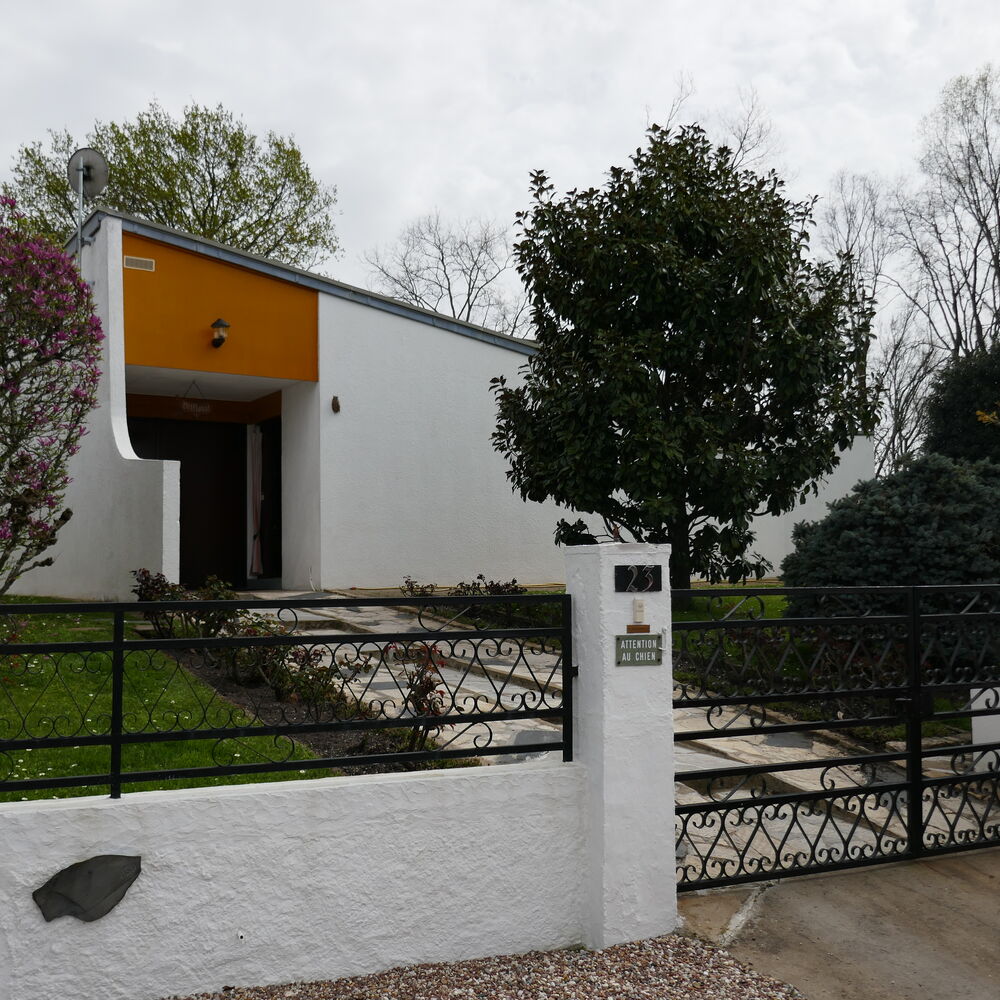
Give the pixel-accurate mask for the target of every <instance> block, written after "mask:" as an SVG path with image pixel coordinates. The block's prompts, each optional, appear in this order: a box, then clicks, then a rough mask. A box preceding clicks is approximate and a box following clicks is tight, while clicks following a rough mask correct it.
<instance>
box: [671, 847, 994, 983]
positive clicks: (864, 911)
mask: <svg viewBox="0 0 1000 1000" xmlns="http://www.w3.org/2000/svg"><path fill="white" fill-rule="evenodd" d="M681 912H682V914H683V916H684V918H685V928H684V929H685V930H686V931H688V932H690V933H694V934H697V935H698V936H700V937H703V938H706V939H707V940H709V941H713V942H715V943H720V944H722V945H723V946H724V947H726V948H727V950H728V951H730V952H731V953H732V954H733V955H734V956H735V957H736V958H738V959H740V960H741V961H743V962H746V963H747V964H749V965H751V966H753V968H754V969H755V970H756V971H758V972H762V973H764V974H765V975H768V976H773V977H774V978H775V979H779V980H782V981H783V982H786V983H791V984H792V985H793V986H796V987H797V988H798V989H799V990H800V991H801V992H802V993H803V994H804V995H805V996H806V997H807V998H808V1000H1000V849H990V850H982V851H978V850H977V851H968V852H965V853H962V854H952V855H948V856H944V857H940V858H935V859H933V860H923V861H913V862H904V863H902V864H897V865H880V866H875V867H872V868H867V869H857V870H854V871H850V872H846V873H832V874H829V875H820V876H813V877H810V878H792V879H786V880H784V881H781V882H778V883H773V884H769V885H766V886H763V887H761V886H757V887H753V888H748V887H744V888H742V889H739V890H727V891H716V892H707V893H704V894H700V895H695V894H691V893H686V894H682V895H681Z"/></svg>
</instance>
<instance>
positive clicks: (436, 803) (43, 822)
mask: <svg viewBox="0 0 1000 1000" xmlns="http://www.w3.org/2000/svg"><path fill="white" fill-rule="evenodd" d="M668 553H669V549H668V548H667V547H666V546H643V545H601V546H579V547H576V548H572V549H569V550H567V553H566V560H567V578H568V579H569V580H570V581H571V583H572V588H573V589H572V591H571V592H572V593H573V595H574V604H573V615H574V625H573V648H574V662H575V663H577V664H578V666H579V670H580V674H579V677H578V679H577V682H576V684H575V691H574V699H573V708H574V711H573V722H574V729H575V734H576V735H575V737H574V747H575V753H576V761H577V762H575V763H564V762H562V761H553V762H551V763H550V762H543V761H535V762H530V763H523V764H507V765H503V764H499V763H498V764H494V765H493V766H490V767H478V768H464V769H449V770H441V771H430V772H420V773H405V774H388V775H370V776H363V777H350V778H319V779H313V780H302V781H288V782H276V783H269V784H255V785H236V786H228V787H221V788H201V789H192V790H187V791H162V792H133V793H126V794H125V795H124V797H123V798H121V799H118V800H111V799H105V798H76V799H73V798H71V799H59V800H54V801H53V800H49V801H42V802H24V803H20V802H13V803H5V804H0V901H2V906H0V1000H53V998H62V997H72V998H73V1000H155V998H160V997H165V996H168V995H171V994H188V993H194V992H203V991H216V990H220V989H221V988H222V987H223V986H226V985H234V986H239V985H244V986H246V985H265V984H273V983H281V982H289V981H295V980H309V979H332V978H337V977H340V976H350V975H356V974H362V973H369V972H376V971H380V970H383V969H387V968H391V967H393V966H396V965H409V964H413V963H419V962H429V961H449V960H455V959H462V958H472V957H482V956H486V955H495V954H505V953H516V952H523V951H530V950H535V949H555V948H563V947H570V946H574V945H584V946H587V947H604V946H607V945H611V944H616V943H619V942H622V941H628V940H634V939H638V938H643V937H651V936H655V935H658V934H665V933H668V932H669V931H671V930H673V929H674V927H675V925H676V923H677V897H676V889H675V882H674V879H675V871H674V866H675V860H674V789H673V769H672V763H671V757H672V745H673V744H672V713H671V687H672V685H671V667H670V642H669V638H668V637H669V629H670V593H669V589H665V590H664V591H662V592H660V593H656V594H648V595H644V598H643V599H644V601H645V617H646V621H647V622H648V624H649V627H650V631H651V633H652V634H653V635H655V634H657V633H663V630H666V632H665V635H666V637H667V639H666V641H665V642H664V651H663V662H662V664H657V665H652V664H643V665H641V666H628V667H616V666H615V665H614V664H615V655H614V650H615V636H616V635H620V634H622V633H624V632H625V631H626V628H627V626H628V624H629V622H631V621H632V619H633V617H634V616H635V613H636V608H635V607H634V605H633V596H634V595H632V594H627V593H615V591H614V570H615V565H616V564H617V563H626V564H631V563H642V564H646V563H652V562H659V563H660V564H661V566H662V572H663V579H664V581H666V580H668V579H669V573H668V568H667V557H668ZM549 756H551V757H557V756H558V755H557V754H555V753H552V754H550V755H549ZM494 759H496V758H494ZM100 854H124V855H140V856H141V858H142V872H141V874H140V875H139V877H138V879H137V880H136V881H135V883H134V884H133V885H132V886H131V888H130V889H129V890H128V892H127V894H126V895H125V897H124V899H123V900H122V901H121V902H120V903H119V904H118V905H117V907H115V908H114V909H113V910H111V911H110V912H109V913H108V914H107V915H105V916H104V917H102V918H101V919H99V920H96V921H94V922H92V923H83V922H81V921H79V920H77V919H76V918H74V917H71V916H64V917H60V918H57V919H55V920H53V921H52V922H51V923H46V922H45V920H44V918H43V917H42V914H41V912H40V910H39V909H38V907H37V906H36V905H35V903H34V901H33V899H32V895H31V894H32V892H33V891H34V890H35V889H37V888H39V887H40V886H42V885H43V884H44V883H45V882H47V881H48V879H49V878H51V877H52V876H53V875H54V874H56V873H57V872H59V871H61V870H62V869H64V868H66V867H68V866H69V865H72V864H74V863H76V862H79V861H85V860H87V859H88V858H91V857H93V856H95V855H100Z"/></svg>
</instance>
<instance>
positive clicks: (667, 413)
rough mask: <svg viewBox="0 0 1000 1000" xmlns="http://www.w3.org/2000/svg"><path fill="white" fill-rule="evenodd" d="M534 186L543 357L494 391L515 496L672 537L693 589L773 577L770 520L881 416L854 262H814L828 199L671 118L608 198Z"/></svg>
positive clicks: (523, 244)
mask: <svg viewBox="0 0 1000 1000" xmlns="http://www.w3.org/2000/svg"><path fill="white" fill-rule="evenodd" d="M532 192H533V199H534V204H533V205H532V207H531V208H530V209H529V210H527V211H525V212H522V213H520V215H519V225H520V227H521V238H520V240H519V241H518V242H517V243H516V245H515V254H516V258H517V266H518V270H519V271H520V273H521V275H522V278H523V280H524V281H525V283H526V285H527V288H528V292H529V295H530V297H531V305H532V322H533V324H534V327H535V330H536V337H537V343H538V353H537V354H536V355H535V356H534V357H532V358H531V359H530V361H529V362H528V363H527V365H526V371H525V379H524V382H523V384H522V385H520V386H517V387H513V386H508V385H507V384H506V383H505V381H504V380H503V379H497V380H495V383H494V390H495V392H496V396H497V401H498V406H499V420H498V425H497V430H496V432H495V434H494V445H495V447H496V448H497V450H499V451H500V452H502V453H503V454H504V455H505V456H506V457H507V458H508V460H509V461H510V464H511V468H510V471H509V477H510V479H511V481H512V482H513V484H514V486H515V487H516V488H517V489H518V490H519V491H520V493H521V495H522V496H523V497H525V498H526V499H530V500H536V501H542V500H545V499H548V498H551V499H553V500H555V501H557V502H559V503H561V504H564V505H566V506H567V507H571V508H574V509H575V510H577V511H581V512H588V513H592V514H596V515H599V516H600V517H602V518H603V519H604V521H605V523H606V525H607V526H608V529H609V533H611V534H612V535H613V536H615V537H624V536H623V535H622V534H621V532H622V530H623V529H625V530H627V531H628V532H629V533H630V534H631V535H632V537H634V538H636V539H639V540H647V541H653V542H664V541H669V542H670V543H671V545H672V546H673V556H672V564H671V576H672V584H673V586H675V587H684V586H687V585H689V582H690V577H691V574H692V572H697V573H702V574H705V575H706V576H708V577H709V578H710V579H712V580H719V579H723V578H729V579H740V578H742V577H745V576H747V575H752V574H755V573H756V574H759V573H762V572H763V571H764V570H765V569H766V568H767V566H766V564H765V563H764V561H763V560H761V559H759V558H757V557H755V556H753V555H748V549H749V547H750V546H751V545H752V542H753V537H754V536H753V531H752V528H751V519H752V517H753V516H754V515H755V514H756V513H760V512H765V511H766V512H770V513H780V512H782V511H787V510H789V509H791V508H792V507H793V506H794V505H795V503H796V502H797V501H798V500H799V499H800V498H802V497H804V496H805V495H806V494H807V493H808V492H809V491H810V490H811V489H814V481H815V479H816V477H818V476H822V475H824V474H826V473H829V472H830V471H831V470H832V469H833V468H834V467H835V466H836V464H837V462H838V449H842V448H845V447H847V446H849V445H850V444H851V442H852V440H853V438H854V436H855V435H857V434H862V433H866V432H869V431H870V430H871V428H872V425H873V419H874V405H873V401H872V397H871V394H870V393H869V390H868V387H867V385H866V380H865V358H866V354H867V349H868V342H869V336H870V333H869V329H870V321H871V307H870V303H869V302H867V301H866V300H865V299H864V298H863V294H862V292H861V290H860V285H859V283H858V282H856V281H855V280H853V275H852V272H851V264H850V260H849V259H848V258H846V257H843V258H840V259H838V260H835V261H832V262H830V261H828V262H817V261H813V260H811V259H810V258H809V256H808V248H809V227H810V224H811V213H812V207H813V204H812V202H803V203H797V202H793V201H789V200H788V199H787V198H786V197H785V196H784V193H783V184H782V182H781V180H780V179H779V178H778V177H777V176H776V175H775V174H774V173H773V172H772V173H768V174H765V175H760V174H757V173H754V172H753V171H750V170H746V169H741V168H740V167H739V166H737V165H736V164H735V163H734V159H733V154H732V152H731V151H730V150H729V149H728V148H726V147H713V146H712V144H711V143H710V142H709V140H708V139H707V137H706V136H705V134H704V133H703V132H702V130H701V129H699V128H697V127H689V128H682V129H680V130H677V131H671V130H667V129H661V128H659V127H657V126H653V127H652V128H650V130H649V132H648V141H647V144H646V146H645V148H640V149H638V150H637V151H636V153H635V154H634V156H633V157H632V159H631V166H629V167H613V168H611V170H610V171H609V173H608V179H607V182H606V184H605V185H604V186H603V187H602V188H600V189H598V188H590V189H588V190H585V191H571V192H569V193H568V194H567V195H565V196H564V197H562V198H556V197H555V196H554V189H553V186H552V184H551V183H550V182H549V178H548V177H547V176H546V175H545V174H544V173H543V172H541V171H538V172H536V173H534V174H533V175H532ZM557 537H558V538H559V539H561V540H562V541H566V542H572V541H574V540H580V539H581V538H583V537H586V536H585V535H584V534H581V532H580V531H579V529H578V527H577V526H576V525H570V524H569V523H567V522H565V521H563V522H560V525H559V527H558V529H557Z"/></svg>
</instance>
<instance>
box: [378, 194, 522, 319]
mask: <svg viewBox="0 0 1000 1000" xmlns="http://www.w3.org/2000/svg"><path fill="white" fill-rule="evenodd" d="M364 259H365V261H366V262H367V263H368V265H369V267H370V269H371V271H370V279H369V284H370V287H372V288H373V289H374V290H376V291H379V292H382V293H383V294H385V295H391V296H392V297H393V298H397V299H401V300H402V301H404V302H409V303H411V304H413V305H416V306H420V307H421V308H423V309H430V310H432V311H434V312H439V313H443V314H445V315H447V316H454V317H455V318H456V319H461V320H464V321H465V322H468V323H476V324H478V325H479V326H485V327H489V328H491V329H494V330H497V331H498V332H500V333H505V334H509V335H510V336H514V337H525V336H530V332H531V331H530V325H529V315H528V308H527V297H526V296H525V294H524V291H523V290H522V289H520V287H519V286H516V285H515V283H514V282H513V281H510V280H508V279H509V278H510V277H512V275H513V255H512V251H511V242H510V235H509V233H508V231H507V230H506V229H504V228H503V227H502V226H500V225H498V224H497V223H495V222H493V221H491V220H489V219H469V220H466V221H464V222H459V223H448V222H445V221H443V220H442V218H441V215H440V212H438V211H436V210H435V211H434V212H432V213H430V214H429V215H425V216H422V217H421V218H419V219H416V220H415V221H414V222H411V223H410V224H409V225H408V226H406V227H405V228H404V229H403V231H402V232H401V233H400V235H399V239H398V240H397V242H396V243H395V244H394V245H392V246H391V247H388V248H386V249H375V250H372V251H370V252H369V253H366V254H365V255H364Z"/></svg>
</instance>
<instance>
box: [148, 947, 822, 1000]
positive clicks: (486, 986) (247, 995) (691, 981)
mask: <svg viewBox="0 0 1000 1000" xmlns="http://www.w3.org/2000/svg"><path fill="white" fill-rule="evenodd" d="M448 998H453V1000H612V998H613V1000H794V998H799V1000H801V998H802V994H801V993H799V992H798V991H797V990H795V989H793V988H792V987H791V986H786V985H784V984H783V983H778V982H776V981H775V980H773V979H768V978H767V977H765V976H760V975H758V974H757V973H756V972H753V971H751V970H750V969H748V968H747V967H746V966H745V965H741V964H740V963H739V962H737V961H736V960H735V959H734V958H733V957H732V956H731V955H729V954H728V953H727V952H725V951H720V950H719V949H718V948H713V947H711V946H709V945H706V944H703V943H702V942H700V941H696V940H694V939H692V938H684V937H679V936H677V935H673V934H671V935H668V936H667V937H659V938H650V939H649V940H646V941H636V942H631V943H629V944H620V945H616V946H615V947H613V948H605V949H604V950H603V951H550V952H541V951H535V952H531V953H530V954H527V955H501V956H498V957H495V958H480V959H473V960H471V961H466V962H450V963H439V964H433V965H413V966H409V967H407V968H399V969H390V970H389V971H388V972H380V973H377V974H376V975H372V976H358V977H355V978H353V979H336V980H332V981H331V980H328V981H324V982H315V983H286V984H284V985H282V986H244V987H232V986H225V987H223V991H222V992H221V993H199V994H198V995H197V996H196V997H183V998H182V997H167V998H164V1000H448Z"/></svg>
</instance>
